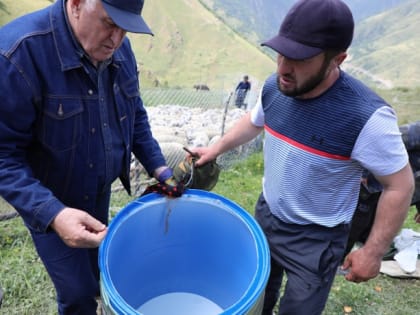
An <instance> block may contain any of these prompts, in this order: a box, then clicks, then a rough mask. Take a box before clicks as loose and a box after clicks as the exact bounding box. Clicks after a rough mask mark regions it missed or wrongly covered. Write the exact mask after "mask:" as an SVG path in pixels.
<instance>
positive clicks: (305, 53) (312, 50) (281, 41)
mask: <svg viewBox="0 0 420 315" xmlns="http://www.w3.org/2000/svg"><path fill="white" fill-rule="evenodd" d="M261 46H267V47H270V48H271V49H273V50H274V51H276V52H278V53H279V54H281V55H283V56H285V57H287V58H289V59H293V60H303V59H308V58H312V57H314V56H316V55H318V54H320V53H321V52H322V51H323V49H322V48H318V47H311V46H306V45H303V44H301V43H298V42H295V41H292V40H290V39H288V38H287V37H284V36H281V35H277V36H275V37H273V38H271V39H269V40H268V41H266V42H263V43H262V44H261Z"/></svg>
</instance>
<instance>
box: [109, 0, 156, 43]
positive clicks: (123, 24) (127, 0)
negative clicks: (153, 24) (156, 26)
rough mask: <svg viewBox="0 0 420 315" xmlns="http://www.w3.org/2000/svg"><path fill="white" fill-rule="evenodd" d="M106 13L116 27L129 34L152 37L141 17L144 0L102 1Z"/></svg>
mask: <svg viewBox="0 0 420 315" xmlns="http://www.w3.org/2000/svg"><path fill="white" fill-rule="evenodd" d="M102 4H103V6H104V8H105V11H106V13H108V15H109V17H110V18H111V19H112V20H113V21H114V23H115V24H117V25H118V27H120V28H122V29H123V30H125V31H127V32H131V33H144V34H150V35H153V33H152V31H151V30H150V28H149V26H147V24H146V22H145V21H144V20H143V18H142V17H141V11H142V10H143V4H144V0H102Z"/></svg>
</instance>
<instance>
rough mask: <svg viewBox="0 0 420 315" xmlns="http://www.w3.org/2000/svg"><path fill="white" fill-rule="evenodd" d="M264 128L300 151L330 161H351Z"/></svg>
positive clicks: (348, 158)
mask: <svg viewBox="0 0 420 315" xmlns="http://www.w3.org/2000/svg"><path fill="white" fill-rule="evenodd" d="M264 128H265V130H266V131H267V132H269V133H270V134H272V135H273V136H274V137H276V138H278V139H281V140H283V141H285V142H287V143H289V144H290V145H292V146H294V147H297V148H299V149H302V150H304V151H307V152H309V153H313V154H316V155H319V156H323V157H326V158H330V159H334V160H350V157H347V156H342V155H338V154H330V153H327V152H324V151H320V150H317V149H314V148H311V147H308V146H307V145H304V144H302V143H299V142H297V141H295V140H293V139H290V138H288V137H286V136H284V135H282V134H280V133H278V132H276V131H274V130H273V129H271V128H270V127H268V126H267V125H265V126H264Z"/></svg>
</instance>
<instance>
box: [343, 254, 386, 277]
mask: <svg viewBox="0 0 420 315" xmlns="http://www.w3.org/2000/svg"><path fill="white" fill-rule="evenodd" d="M381 261H382V256H380V257H375V255H373V254H372V253H369V252H367V250H366V249H365V248H363V247H362V248H360V249H357V250H355V251H352V252H351V253H349V254H348V255H347V257H346V258H345V260H344V263H343V265H342V266H341V268H342V269H344V270H348V273H346V275H345V278H346V280H348V281H352V282H356V283H359V282H363V281H368V280H370V279H372V278H375V277H376V276H377V275H378V274H379V269H380V267H381Z"/></svg>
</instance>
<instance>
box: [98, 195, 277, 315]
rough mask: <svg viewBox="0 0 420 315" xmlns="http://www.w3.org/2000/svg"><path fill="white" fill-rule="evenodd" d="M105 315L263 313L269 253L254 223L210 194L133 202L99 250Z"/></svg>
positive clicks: (229, 203) (234, 206)
mask: <svg viewBox="0 0 420 315" xmlns="http://www.w3.org/2000/svg"><path fill="white" fill-rule="evenodd" d="M99 267H100V272H101V296H102V304H103V312H104V313H105V314H124V315H125V314H142V315H163V314H168V315H169V314H170V315H178V314H182V315H198V314H200V315H215V314H226V315H227V314H229V315H230V314H238V315H239V314H240V315H243V314H261V310H262V303H263V299H264V290H265V286H266V284H267V280H268V275H269V272H270V256H269V248H268V245H267V241H266V239H265V236H264V234H263V232H262V230H261V228H260V227H259V225H258V224H257V222H256V221H255V220H254V218H253V217H252V216H251V215H250V214H249V213H248V212H246V211H245V210H244V209H242V208H241V207H240V206H239V205H237V204H236V203H234V202H232V201H230V200H228V199H226V198H224V197H222V196H220V195H217V194H215V193H211V192H207V191H202V190H194V189H189V190H187V192H186V193H185V194H184V195H183V196H182V197H180V198H176V199H172V198H166V197H162V196H160V195H157V194H149V195H145V196H143V197H140V198H138V199H137V200H135V201H133V202H131V203H129V204H128V205H127V206H126V207H124V208H123V209H122V210H121V211H120V212H119V213H118V214H117V215H116V216H115V217H114V218H113V219H112V221H111V223H110V225H109V230H108V233H107V236H106V237H105V239H104V241H103V242H102V244H101V246H100V248H99Z"/></svg>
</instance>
